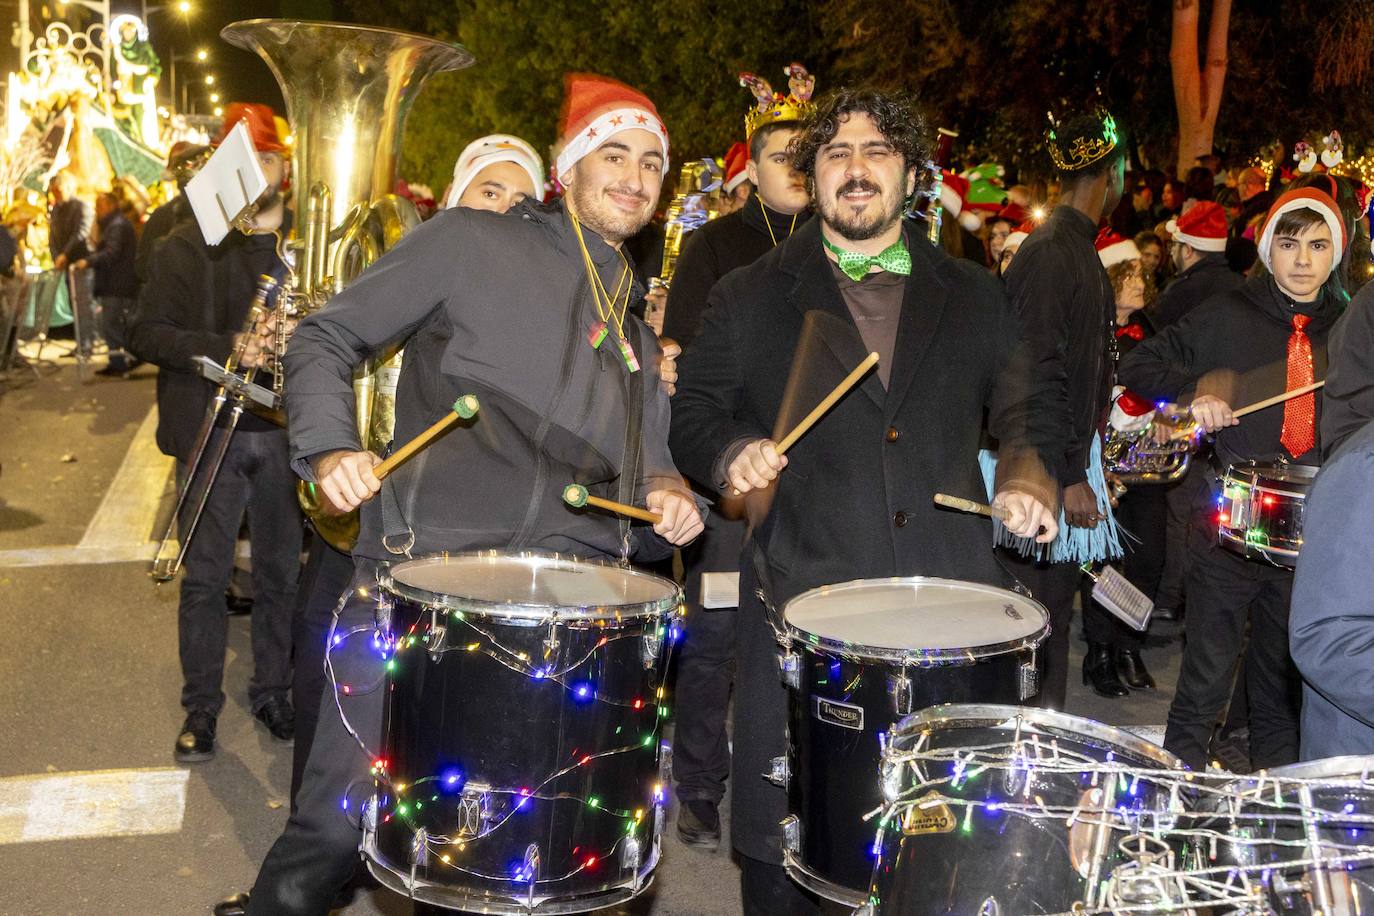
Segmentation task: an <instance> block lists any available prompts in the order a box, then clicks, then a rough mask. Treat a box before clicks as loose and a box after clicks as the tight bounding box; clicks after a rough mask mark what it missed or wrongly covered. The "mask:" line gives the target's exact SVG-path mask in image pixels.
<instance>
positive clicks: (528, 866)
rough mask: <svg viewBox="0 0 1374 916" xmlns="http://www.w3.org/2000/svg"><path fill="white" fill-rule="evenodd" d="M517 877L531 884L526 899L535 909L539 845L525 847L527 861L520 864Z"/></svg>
mask: <svg viewBox="0 0 1374 916" xmlns="http://www.w3.org/2000/svg"><path fill="white" fill-rule="evenodd" d="M517 877H518V878H519V879H520V880H522V881H524V882H526V883H527V884H529V886H530V889H529V894H528V896H527V897H526V900H527V901H528V903H529V908H530V909H534V905H535V903H536V902H537V901H536V900H535V897H534V892H535V890H536V889H537V888H538V886H539V847H538V846H536V845H534V844H533V843H531V844H530V845H528V846H526V847H525V861H524V864H522V865H521V866H520V874H519V875H518V876H517Z"/></svg>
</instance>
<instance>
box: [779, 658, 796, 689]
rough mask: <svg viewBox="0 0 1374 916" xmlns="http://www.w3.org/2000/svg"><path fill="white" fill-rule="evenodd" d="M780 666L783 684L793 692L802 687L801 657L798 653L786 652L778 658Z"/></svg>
mask: <svg viewBox="0 0 1374 916" xmlns="http://www.w3.org/2000/svg"><path fill="white" fill-rule="evenodd" d="M778 666H779V667H780V668H781V669H782V682H783V683H784V684H786V685H787V686H788V687H791V688H792V689H793V690H796V689H798V688H799V687H801V656H800V655H798V654H797V653H796V652H784V653H782V654H781V655H779V656H778Z"/></svg>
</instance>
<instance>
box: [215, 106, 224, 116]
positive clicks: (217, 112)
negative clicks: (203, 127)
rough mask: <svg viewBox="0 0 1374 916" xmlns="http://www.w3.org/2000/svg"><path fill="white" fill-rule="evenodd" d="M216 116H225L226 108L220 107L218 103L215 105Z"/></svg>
mask: <svg viewBox="0 0 1374 916" xmlns="http://www.w3.org/2000/svg"><path fill="white" fill-rule="evenodd" d="M215 117H217V118H222V117H224V109H223V108H220V107H219V106H218V105H216V106H215Z"/></svg>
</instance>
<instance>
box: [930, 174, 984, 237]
mask: <svg viewBox="0 0 1374 916" xmlns="http://www.w3.org/2000/svg"><path fill="white" fill-rule="evenodd" d="M968 191H969V183H968V179H967V178H965V177H964V176H962V175H958V174H956V173H954V172H951V171H949V170H948V169H944V170H942V171H941V172H940V205H941V206H942V207H944V208H945V212H946V213H948V214H949V215H950V216H953V217H954V218H955V219H957V220H958V221H959V225H961V226H963V227H964V228H965V229H967V230H968V231H969V232H977V231H978V230H979V229H981V228H983V215H982V214H981V213H978V212H977V211H976V210H974V209H973V208H972V207H970V206H969V202H968Z"/></svg>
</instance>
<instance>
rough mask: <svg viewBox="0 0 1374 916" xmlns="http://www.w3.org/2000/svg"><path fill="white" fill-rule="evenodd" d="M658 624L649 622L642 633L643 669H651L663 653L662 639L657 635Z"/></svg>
mask: <svg viewBox="0 0 1374 916" xmlns="http://www.w3.org/2000/svg"><path fill="white" fill-rule="evenodd" d="M658 630H659V624H657V623H653V622H651V623H650V624H649V629H647V630H645V631H644V667H645V668H653V667H654V666H656V665H657V664H658V657H659V655H660V654H661V653H662V652H663V637H662V636H660V635H659V632H658Z"/></svg>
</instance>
